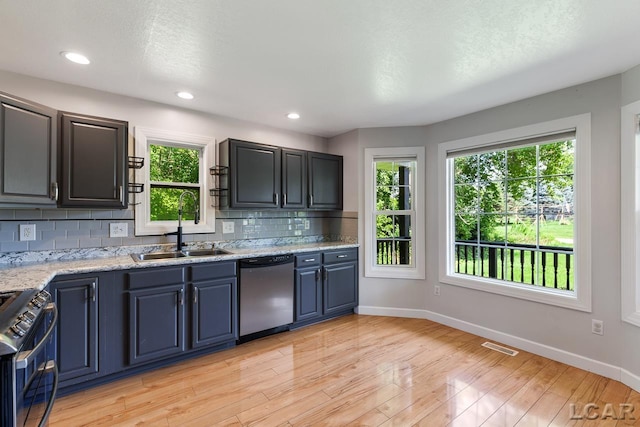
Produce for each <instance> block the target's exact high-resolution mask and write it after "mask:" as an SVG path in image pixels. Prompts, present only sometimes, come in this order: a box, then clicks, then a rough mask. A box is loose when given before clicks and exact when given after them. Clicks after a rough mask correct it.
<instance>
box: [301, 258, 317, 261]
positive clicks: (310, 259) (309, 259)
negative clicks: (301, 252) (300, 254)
mask: <svg viewBox="0 0 640 427" xmlns="http://www.w3.org/2000/svg"><path fill="white" fill-rule="evenodd" d="M315 260H316V259H315V258H308V259H305V260H304V261H303V262H314V261H315Z"/></svg>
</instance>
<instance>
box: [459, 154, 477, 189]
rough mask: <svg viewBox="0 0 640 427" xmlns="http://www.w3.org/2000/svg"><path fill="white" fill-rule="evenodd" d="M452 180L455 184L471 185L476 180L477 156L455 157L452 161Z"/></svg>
mask: <svg viewBox="0 0 640 427" xmlns="http://www.w3.org/2000/svg"><path fill="white" fill-rule="evenodd" d="M453 168H454V171H453V179H454V181H455V182H456V183H457V184H462V183H473V182H476V181H477V179H478V156H476V155H473V156H465V157H456V158H455V159H453Z"/></svg>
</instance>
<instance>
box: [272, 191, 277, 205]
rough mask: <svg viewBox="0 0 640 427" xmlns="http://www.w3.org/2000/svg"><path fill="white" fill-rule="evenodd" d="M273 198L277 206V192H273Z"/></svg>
mask: <svg viewBox="0 0 640 427" xmlns="http://www.w3.org/2000/svg"><path fill="white" fill-rule="evenodd" d="M273 198H274V199H275V200H276V206H278V193H273Z"/></svg>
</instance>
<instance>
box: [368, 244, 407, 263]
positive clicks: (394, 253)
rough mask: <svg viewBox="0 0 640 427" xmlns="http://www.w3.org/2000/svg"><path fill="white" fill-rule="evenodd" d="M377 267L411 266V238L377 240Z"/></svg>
mask: <svg viewBox="0 0 640 427" xmlns="http://www.w3.org/2000/svg"><path fill="white" fill-rule="evenodd" d="M376 242H377V248H376V264H377V265H407V264H411V237H394V238H385V239H376Z"/></svg>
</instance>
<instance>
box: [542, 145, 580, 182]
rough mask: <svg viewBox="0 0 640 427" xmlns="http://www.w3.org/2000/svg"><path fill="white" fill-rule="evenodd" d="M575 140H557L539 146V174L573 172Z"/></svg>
mask: <svg viewBox="0 0 640 427" xmlns="http://www.w3.org/2000/svg"><path fill="white" fill-rule="evenodd" d="M574 147H575V140H569V141H559V142H554V143H551V144H544V145H541V146H540V153H539V156H540V175H566V174H571V175H572V174H573V173H574Z"/></svg>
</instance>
